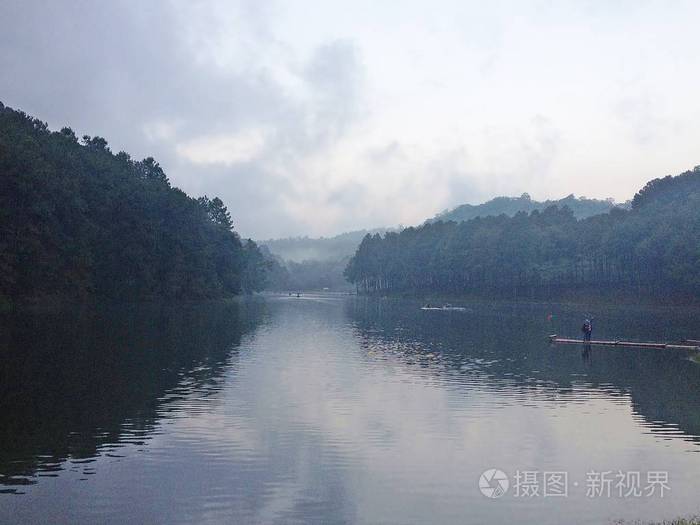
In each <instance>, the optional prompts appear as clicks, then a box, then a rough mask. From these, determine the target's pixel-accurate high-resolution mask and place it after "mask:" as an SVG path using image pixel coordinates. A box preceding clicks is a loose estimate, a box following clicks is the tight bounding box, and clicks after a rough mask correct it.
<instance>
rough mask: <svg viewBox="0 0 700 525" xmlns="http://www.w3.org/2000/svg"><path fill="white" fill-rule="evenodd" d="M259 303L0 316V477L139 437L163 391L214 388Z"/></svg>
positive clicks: (154, 418) (153, 419)
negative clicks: (0, 364)
mask: <svg viewBox="0 0 700 525" xmlns="http://www.w3.org/2000/svg"><path fill="white" fill-rule="evenodd" d="M262 314H263V303H259V302H254V301H232V302H212V303H205V304H190V305H156V304H149V305H120V306H114V305H112V306H99V307H79V308H77V309H76V310H72V311H61V312H51V313H46V312H43V313H36V312H35V313H27V312H24V313H21V314H20V313H17V314H13V315H11V316H5V317H3V318H2V319H0V326H1V327H2V328H1V333H2V335H1V336H0V337H1V338H2V339H1V346H0V359H1V360H2V367H1V368H0V484H6V485H20V484H27V483H33V482H34V480H32V479H31V477H28V476H32V475H34V474H35V473H36V471H37V470H40V471H44V472H46V471H53V470H61V469H62V468H63V467H61V465H60V463H61V462H63V461H65V460H66V459H67V458H71V459H73V460H80V459H89V458H93V457H95V455H96V454H97V452H98V451H99V450H100V449H103V448H108V447H109V446H110V445H117V444H120V443H135V444H139V443H142V442H143V441H144V440H146V439H148V437H149V435H150V434H151V433H152V432H153V430H154V427H155V426H156V424H157V422H158V420H159V419H160V418H161V417H163V416H164V415H166V414H167V412H168V410H170V409H171V408H169V405H170V404H171V402H172V401H174V400H177V399H182V397H184V396H186V395H187V394H189V393H191V392H193V391H197V393H198V395H207V394H211V393H214V392H216V391H217V384H218V383H219V382H221V381H222V376H223V371H224V369H225V368H226V366H227V364H228V363H230V360H231V359H232V358H233V357H234V356H235V355H236V347H237V345H238V344H239V343H240V341H241V336H242V335H243V334H245V333H246V332H250V331H251V330H254V329H255V327H256V325H257V324H258V323H259V322H260V319H261V316H262Z"/></svg>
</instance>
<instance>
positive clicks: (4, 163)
mask: <svg viewBox="0 0 700 525" xmlns="http://www.w3.org/2000/svg"><path fill="white" fill-rule="evenodd" d="M265 268H266V263H265V262H264V261H263V258H262V255H261V253H260V251H259V250H258V247H257V246H256V244H255V243H254V242H252V241H250V240H248V241H242V240H241V239H240V238H239V236H238V234H236V232H235V231H234V230H233V224H232V221H231V216H230V214H229V212H228V211H227V209H226V207H225V206H224V204H223V202H221V200H220V199H218V198H214V199H209V198H207V197H203V198H199V199H194V198H191V197H188V196H187V195H186V194H185V193H184V192H183V191H181V190H179V189H177V188H174V187H172V186H171V185H170V183H169V181H168V178H167V177H166V175H165V173H164V172H163V170H162V169H161V167H160V166H159V165H158V163H157V162H156V161H155V160H153V159H152V158H147V159H144V160H142V161H134V160H132V159H131V158H130V157H129V155H128V154H127V153H124V152H119V153H117V154H116V155H115V154H113V153H112V152H111V151H110V149H109V147H108V145H107V141H105V139H103V138H101V137H97V136H95V137H90V136H87V135H86V136H84V137H83V138H82V139H81V140H78V138H77V137H76V136H75V133H74V132H73V131H72V130H71V129H70V128H63V129H61V130H60V131H53V132H52V131H50V130H49V129H48V127H47V125H46V124H45V123H43V122H41V121H40V120H37V119H34V118H31V117H29V116H27V115H25V114H24V113H22V112H20V111H15V110H13V109H10V108H8V107H5V106H4V105H3V104H1V103H0V298H1V297H2V296H4V297H10V298H16V297H21V296H32V297H41V296H47V295H56V296H89V295H98V296H104V297H110V298H119V299H133V298H147V297H148V298H150V297H169V298H209V297H222V296H227V295H232V294H238V293H241V292H249V291H254V290H259V289H261V288H262V286H263V281H264V278H265Z"/></svg>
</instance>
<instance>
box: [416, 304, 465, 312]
mask: <svg viewBox="0 0 700 525" xmlns="http://www.w3.org/2000/svg"><path fill="white" fill-rule="evenodd" d="M420 309H421V310H444V311H450V312H464V311H466V310H467V309H466V308H465V307H464V306H452V305H451V304H444V305H442V306H431V305H430V304H426V305H425V306H421V308H420Z"/></svg>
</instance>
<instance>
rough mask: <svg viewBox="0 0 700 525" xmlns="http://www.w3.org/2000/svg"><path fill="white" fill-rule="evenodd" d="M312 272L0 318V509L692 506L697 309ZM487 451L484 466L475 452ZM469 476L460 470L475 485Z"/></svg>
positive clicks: (157, 513) (410, 511) (424, 516)
mask: <svg viewBox="0 0 700 525" xmlns="http://www.w3.org/2000/svg"><path fill="white" fill-rule="evenodd" d="M462 304H463V305H464V306H466V308H467V309H466V310H465V311H450V312H448V311H421V310H420V303H419V302H418V301H414V300H408V299H386V298H384V299H382V298H364V297H353V296H340V295H332V294H324V295H322V294H308V295H303V296H302V297H299V298H297V297H290V296H273V295H269V296H263V297H253V298H248V299H240V300H236V301H231V302H221V303H204V304H197V303H188V304H167V305H158V304H147V305H121V306H118V305H90V306H84V307H80V308H71V309H65V310H63V311H57V310H50V309H47V310H44V311H37V310H34V311H31V312H17V313H11V314H4V315H3V316H2V318H1V319H0V329H1V332H0V345H1V346H0V358H1V359H2V363H1V364H0V394H1V397H0V403H1V406H0V523H41V522H51V523H127V522H128V523H261V524H273V523H387V524H389V523H392V524H393V523H401V524H404V523H405V524H409V523H416V524H419V523H420V524H423V523H459V524H471V523H474V524H488V523H537V524H560V523H564V522H565V523H581V524H594V523H595V524H598V523H610V522H611V521H613V520H618V519H625V520H634V519H644V520H655V519H668V518H673V517H677V516H683V515H693V514H698V513H700V496H699V495H698V490H697V484H698V482H699V481H700V365H698V364H696V363H694V362H692V361H691V360H690V359H689V355H688V352H685V351H675V350H674V351H670V350H649V349H634V348H624V349H623V348H604V347H593V348H592V349H591V350H590V351H583V349H582V347H577V346H568V345H562V346H550V344H549V343H548V341H547V335H549V334H550V333H557V334H559V335H562V336H573V337H579V336H580V326H581V324H582V321H583V318H584V316H585V315H594V316H595V318H596V319H595V321H594V332H593V338H594V339H603V338H606V339H608V338H609V339H632V340H638V341H674V340H675V341H677V340H680V339H682V338H693V339H700V316H699V315H698V313H699V312H698V310H694V309H683V308H652V307H644V306H606V307H600V306H598V307H592V306H589V307H583V306H565V305H558V304H509V303H487V302H483V303H466V304H465V303H462ZM494 469H495V470H494ZM480 483H481V485H480Z"/></svg>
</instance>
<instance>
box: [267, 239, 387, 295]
mask: <svg viewBox="0 0 700 525" xmlns="http://www.w3.org/2000/svg"><path fill="white" fill-rule="evenodd" d="M387 231H392V230H391V229H388V228H376V229H374V230H356V231H351V232H345V233H341V234H339V235H335V236H333V237H318V238H311V237H288V238H285V239H269V240H265V241H259V243H260V248H261V249H262V251H263V254H264V255H265V257H266V258H267V259H268V260H269V261H270V263H271V265H272V268H271V271H270V275H269V278H268V289H270V290H276V291H288V290H297V291H300V290H322V289H326V288H327V289H329V290H333V291H349V290H352V289H353V286H352V285H351V284H350V283H348V281H347V280H346V279H345V277H344V275H343V271H344V270H345V267H346V266H347V264H348V261H349V260H350V258H351V257H352V256H353V254H354V253H355V250H357V247H358V246H359V244H360V242H362V239H363V237H364V236H365V235H367V234H375V233H379V234H383V233H385V232H387Z"/></svg>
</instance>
